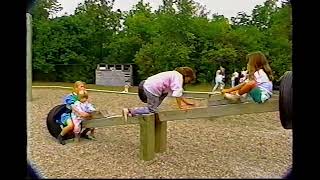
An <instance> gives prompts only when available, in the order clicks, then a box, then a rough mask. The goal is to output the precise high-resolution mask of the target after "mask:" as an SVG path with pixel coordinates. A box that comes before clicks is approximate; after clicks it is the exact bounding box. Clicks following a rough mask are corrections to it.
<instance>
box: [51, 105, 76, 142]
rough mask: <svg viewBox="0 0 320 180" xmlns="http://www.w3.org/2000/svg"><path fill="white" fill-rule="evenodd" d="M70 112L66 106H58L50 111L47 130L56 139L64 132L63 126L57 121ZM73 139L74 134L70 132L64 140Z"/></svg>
mask: <svg viewBox="0 0 320 180" xmlns="http://www.w3.org/2000/svg"><path fill="white" fill-rule="evenodd" d="M70 112H71V110H70V109H68V108H67V106H66V105H65V104H60V105H57V106H55V107H54V108H52V109H51V110H50V111H49V113H48V116H47V128H48V131H49V133H50V134H51V135H52V136H53V137H54V138H57V137H58V135H59V134H60V132H61V130H62V129H61V127H60V126H62V125H60V124H59V123H58V122H57V121H56V120H57V119H60V117H61V115H62V114H63V113H70ZM71 138H74V134H73V132H70V133H68V134H66V135H64V139H71Z"/></svg>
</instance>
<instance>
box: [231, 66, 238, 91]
mask: <svg viewBox="0 0 320 180" xmlns="http://www.w3.org/2000/svg"><path fill="white" fill-rule="evenodd" d="M236 81H238V82H236ZM238 83H239V73H238V72H237V70H235V71H234V73H232V76H231V87H234V86H236V85H238Z"/></svg>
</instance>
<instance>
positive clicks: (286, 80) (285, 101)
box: [279, 71, 293, 129]
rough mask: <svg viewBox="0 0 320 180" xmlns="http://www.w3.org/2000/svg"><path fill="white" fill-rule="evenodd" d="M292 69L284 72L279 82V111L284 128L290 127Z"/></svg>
mask: <svg viewBox="0 0 320 180" xmlns="http://www.w3.org/2000/svg"><path fill="white" fill-rule="evenodd" d="M292 98H293V97H292V71H288V72H286V73H285V74H284V75H283V77H282V79H281V82H280V91H279V111H280V121H281V125H282V127H283V128H284V129H292V116H293V114H292V113H293V110H292Z"/></svg>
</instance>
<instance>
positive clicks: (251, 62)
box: [247, 51, 273, 81]
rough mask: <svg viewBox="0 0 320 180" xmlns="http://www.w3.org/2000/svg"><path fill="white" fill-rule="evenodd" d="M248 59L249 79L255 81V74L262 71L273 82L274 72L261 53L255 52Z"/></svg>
mask: <svg viewBox="0 0 320 180" xmlns="http://www.w3.org/2000/svg"><path fill="white" fill-rule="evenodd" d="M247 59H248V74H249V79H251V80H252V79H254V75H253V74H254V73H255V72H256V71H258V70H260V69H262V70H263V71H264V72H265V73H266V74H267V75H268V78H269V79H270V81H272V80H273V75H272V70H271V68H270V66H269V63H268V60H267V58H266V56H265V55H264V54H263V53H262V52H260V51H257V52H253V53H250V54H248V55H247Z"/></svg>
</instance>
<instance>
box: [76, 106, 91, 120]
mask: <svg viewBox="0 0 320 180" xmlns="http://www.w3.org/2000/svg"><path fill="white" fill-rule="evenodd" d="M72 111H73V112H74V113H76V114H77V115H78V116H81V117H83V118H87V117H89V116H90V114H89V113H86V112H82V111H79V110H78V109H77V108H75V107H72Z"/></svg>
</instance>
